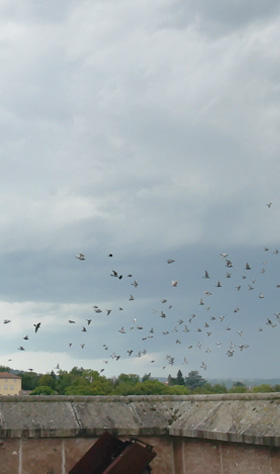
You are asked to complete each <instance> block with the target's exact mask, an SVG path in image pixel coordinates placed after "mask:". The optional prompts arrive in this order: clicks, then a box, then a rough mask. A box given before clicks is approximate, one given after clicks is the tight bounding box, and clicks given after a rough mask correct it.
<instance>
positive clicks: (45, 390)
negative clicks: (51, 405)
mask: <svg viewBox="0 0 280 474" xmlns="http://www.w3.org/2000/svg"><path fill="white" fill-rule="evenodd" d="M30 395H55V391H54V390H52V389H51V388H50V387H47V386H43V385H39V387H36V388H35V390H33V392H31V393H30Z"/></svg>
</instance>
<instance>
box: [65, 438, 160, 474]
mask: <svg viewBox="0 0 280 474" xmlns="http://www.w3.org/2000/svg"><path fill="white" fill-rule="evenodd" d="M155 456H156V453H155V451H154V450H153V447H152V446H149V445H148V444H146V443H143V442H141V441H139V440H137V439H134V438H132V439H131V440H130V441H121V440H119V439H118V438H116V437H115V436H113V435H111V434H110V433H107V432H105V433H104V434H103V435H102V436H101V437H100V438H99V439H98V440H97V441H96V443H95V444H94V445H93V446H92V447H91V448H90V449H89V450H88V451H87V453H86V454H85V455H84V456H83V457H82V458H81V459H80V461H78V463H77V464H76V465H75V466H74V467H73V468H72V469H71V470H70V471H69V474H146V473H149V472H150V467H149V463H150V462H151V461H152V459H153V458H154V457H155Z"/></svg>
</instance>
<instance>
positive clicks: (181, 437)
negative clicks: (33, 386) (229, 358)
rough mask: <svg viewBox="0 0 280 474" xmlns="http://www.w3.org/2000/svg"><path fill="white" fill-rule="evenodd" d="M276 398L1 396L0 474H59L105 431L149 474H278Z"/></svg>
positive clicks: (279, 423)
mask: <svg viewBox="0 0 280 474" xmlns="http://www.w3.org/2000/svg"><path fill="white" fill-rule="evenodd" d="M279 415H280V394H279V395H278V394H276V393H275V394H231V395H228V394H227V395H197V396H160V397H156V396H151V397H146V396H145V397H138V396H131V397H62V396H61V397H58V396H55V397H45V396H40V397H30V396H29V397H28V396H27V397H17V398H13V397H1V398H0V438H1V441H0V474H2V473H7V474H33V473H34V474H39V473H40V474H41V473H42V474H66V473H68V471H69V470H70V469H71V467H73V466H74V465H75V463H76V462H77V461H78V460H79V459H80V458H81V457H82V455H83V454H84V453H85V452H86V451H87V450H88V449H89V448H90V447H91V446H92V445H93V443H94V442H95V440H96V439H97V438H98V436H100V435H101V434H102V433H103V432H104V430H108V431H109V432H111V433H113V434H115V435H117V436H119V437H120V438H121V439H128V438H129V437H130V436H133V437H137V438H139V439H141V440H143V441H146V442H147V443H149V444H151V445H153V446H154V449H155V451H156V452H157V457H156V458H155V459H154V460H153V462H152V467H153V474H237V473H238V474H256V473H259V474H280V416H279Z"/></svg>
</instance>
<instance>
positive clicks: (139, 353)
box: [3, 203, 280, 373]
mask: <svg viewBox="0 0 280 474" xmlns="http://www.w3.org/2000/svg"><path fill="white" fill-rule="evenodd" d="M271 205H272V203H268V204H267V207H268V208H270V207H271ZM264 252H269V253H272V254H273V255H275V256H277V255H278V253H279V251H278V250H277V249H274V250H273V251H270V249H269V248H267V247H265V248H264ZM75 257H76V258H77V259H78V260H80V261H85V260H86V257H85V255H84V254H83V253H79V254H77V255H76V256H75ZM108 257H109V258H110V259H112V260H114V259H113V254H112V253H110V254H109V255H108ZM220 258H221V260H222V261H223V262H224V266H225V269H226V270H225V273H224V274H223V279H219V280H218V281H217V282H216V284H215V285H214V286H213V284H209V283H210V282H211V274H210V273H211V272H209V271H208V270H204V273H203V274H202V275H201V278H202V279H203V280H204V283H205V282H207V285H208V289H205V291H204V293H203V295H201V296H200V298H199V301H198V302H197V307H198V308H199V309H200V308H201V309H202V308H203V315H201V314H200V312H199V310H197V311H196V313H191V314H189V315H187V316H182V317H180V318H179V319H176V324H175V326H174V327H172V328H171V327H166V325H165V324H164V321H169V322H171V321H172V326H173V324H174V313H173V312H174V306H173V304H170V302H169V300H167V298H166V297H163V298H162V299H161V300H160V301H159V302H158V303H159V304H160V307H159V308H153V309H152V310H151V318H150V320H149V321H151V319H152V318H155V317H158V318H161V319H158V321H157V323H154V324H153V323H152V324H153V326H151V327H148V328H147V327H146V325H143V323H142V324H141V323H139V322H138V316H137V318H135V317H133V318H132V317H131V316H129V318H130V319H129V323H128V324H126V322H127V316H126V318H122V312H123V311H124V307H122V306H118V308H117V311H118V317H117V320H118V321H120V327H119V329H118V330H117V331H118V333H119V334H121V335H122V336H123V337H124V338H125V340H124V342H125V344H127V347H124V350H123V351H122V353H117V352H115V351H114V350H113V349H112V348H111V347H109V346H111V345H112V344H108V343H103V344H102V349H103V350H104V360H103V362H102V363H103V364H104V365H105V366H106V365H107V364H108V363H109V362H110V360H114V361H118V360H119V359H120V358H121V357H122V358H133V357H136V358H141V357H145V360H146V361H147V362H149V363H151V364H154V363H156V364H157V365H159V364H160V365H161V366H162V369H166V368H167V367H168V366H169V365H173V364H174V363H175V362H176V365H182V364H188V363H189V356H188V353H189V351H191V350H192V349H196V348H197V349H199V351H201V354H202V353H206V354H208V353H211V352H212V350H214V348H215V349H220V348H221V347H222V346H225V340H226V339H228V338H224V340H223V342H221V341H220V340H215V342H214V343H213V337H214V336H215V329H216V332H217V333H218V334H219V336H220V335H221V334H222V331H221V328H223V331H224V333H227V334H232V332H233V330H232V326H231V322H230V317H229V315H225V314H222V315H219V314H218V315H217V314H215V313H214V314H213V312H212V309H211V306H210V305H208V302H209V301H211V296H212V295H213V293H214V292H215V294H217V292H219V291H221V290H220V288H222V287H223V286H224V285H225V284H226V283H225V282H224V281H223V280H225V281H229V280H230V279H231V278H232V271H233V268H234V269H235V265H234V263H233V262H232V261H231V259H230V257H229V255H228V254H227V253H221V254H220ZM166 264H167V265H170V266H172V268H176V263H175V259H173V258H169V259H167V260H166ZM266 265H267V262H266V261H265V262H263V266H262V268H261V270H260V271H259V272H258V273H260V274H264V273H265V272H266ZM251 270H252V268H251V264H250V263H249V262H245V264H244V267H243V269H242V273H243V274H242V275H240V281H239V282H238V284H237V285H236V286H235V287H234V291H235V292H236V294H237V295H238V294H239V292H242V291H244V289H246V290H248V291H249V292H252V291H253V290H254V289H255V283H256V280H257V278H258V277H257V276H256V275H254V278H251V273H252V271H251ZM108 276H110V277H111V278H114V279H116V280H123V279H126V278H128V279H129V280H130V281H129V283H130V286H132V287H133V288H134V290H133V292H134V291H136V293H137V291H138V290H137V289H138V287H139V283H138V281H137V280H136V279H135V278H134V276H133V275H132V274H131V273H128V274H126V275H123V274H121V273H119V272H118V271H116V270H112V271H111V273H110V275H108ZM212 280H213V279H212ZM211 283H212V282H211ZM169 284H170V286H171V287H172V288H177V287H178V285H179V282H178V280H175V279H174V280H172V279H171V281H170V283H169ZM275 286H276V287H277V288H280V284H278V283H277V284H276V285H275ZM216 288H217V289H219V290H216ZM172 291H173V290H172ZM176 291H178V290H174V292H176ZM258 298H259V299H263V298H264V295H263V293H262V291H260V292H259V294H258ZM135 299H136V300H137V297H136V296H135V293H134V294H132V293H131V294H130V295H129V296H128V295H127V300H128V301H129V302H132V301H135ZM171 300H172V301H171V302H173V299H172V298H171ZM209 304H210V303H209ZM172 308H173V309H172ZM92 310H93V313H92V314H93V315H96V316H97V317H98V318H103V317H104V316H105V317H110V318H112V316H111V314H112V313H113V316H114V313H115V312H116V309H114V308H102V309H101V308H100V307H99V305H96V304H95V305H93V306H92V309H91V311H92ZM130 311H132V309H131V308H129V312H130ZM239 311H240V308H239V306H235V307H234V308H233V310H232V314H231V316H232V315H236V314H237V313H239ZM169 312H171V316H170V313H169ZM124 313H125V312H124ZM273 316H275V320H274V317H273ZM273 316H271V317H267V318H266V319H265V320H264V323H265V324H266V325H267V326H270V327H271V328H274V327H276V326H277V322H280V313H279V312H278V313H274V314H273ZM114 319H116V317H115V316H114ZM124 319H126V322H124ZM140 320H141V319H140ZM152 320H153V319H152ZM93 321H94V319H93V317H89V318H85V323H84V324H83V325H82V327H80V328H79V331H80V332H82V333H87V332H90V330H91V328H92V327H93V326H94V322H93ZM103 321H104V320H103ZM107 321H108V320H107ZM159 321H160V323H159ZM3 322H4V324H9V323H10V322H11V321H10V320H9V319H5V320H4V321H3ZM77 322H80V321H76V320H75V319H68V324H69V325H75V324H77ZM92 322H93V325H92V326H91V323H92ZM105 323H106V322H105ZM122 323H123V324H122ZM217 323H218V324H219V325H220V324H222V326H219V329H218V330H217V326H215V325H216V324H217ZM41 324H42V323H41V322H36V323H34V325H33V326H34V332H35V334H36V333H38V331H39V329H40V328H41ZM195 325H196V327H194V326H195ZM90 326H91V327H90ZM149 326H150V325H149ZM263 329H264V328H263V327H259V329H258V331H259V332H262V331H263ZM132 331H133V332H134V334H135V333H136V334H137V336H136V337H135V336H134V339H135V338H136V340H138V342H140V344H142V347H143V346H145V347H143V348H141V350H138V349H139V347H138V348H137V349H136V350H135V346H133V347H130V346H128V344H129V343H130V344H131V338H129V337H128V335H129V334H131V333H132ZM231 331H232V332H231ZM191 332H192V333H194V332H197V333H198V334H199V338H200V340H197V341H195V343H194V338H193V337H192V338H191V340H190V338H189V333H191ZM234 334H237V336H238V342H236V341H235V340H234V337H231V338H230V339H232V340H230V341H229V340H228V341H227V342H226V344H228V345H227V346H226V355H227V357H233V356H234V355H235V353H236V351H243V350H246V349H248V348H249V344H248V343H247V342H246V340H243V339H244V331H243V329H242V328H240V329H238V330H237V331H234ZM173 335H175V336H173ZM162 336H169V338H170V336H172V338H173V340H172V342H169V341H168V342H166V344H164V346H165V347H169V349H172V347H173V345H174V343H175V344H176V345H178V346H177V348H179V345H180V349H181V348H182V349H183V351H175V352H176V355H174V353H172V354H165V357H164V362H163V361H162V360H161V361H159V360H157V359H156V357H155V356H154V355H151V356H150V357H149V353H151V354H154V353H155V351H153V348H149V346H150V344H149V340H152V339H154V338H155V337H161V338H162ZM235 338H236V336H235ZM23 339H24V340H25V341H28V340H29V336H28V334H26V335H25V336H23ZM191 341H192V343H190V342H191ZM201 341H202V342H201ZM205 341H206V344H205ZM208 341H211V344H208ZM164 342H165V341H164ZM88 343H89V341H87V340H86V339H85V340H84V341H83V342H82V343H81V344H80V347H81V349H84V348H85V346H86V344H88ZM74 344H76V343H74ZM72 346H73V342H68V349H70V348H71V347H72ZM25 349H26V348H25V347H24V346H22V345H20V346H19V347H18V350H20V351H24V350H25ZM150 349H151V350H150ZM107 351H111V353H110V352H107ZM178 352H180V353H181V352H183V354H182V356H181V358H180V360H179V359H178V357H177V353H178ZM105 354H106V355H107V354H108V356H107V357H106V355H105ZM200 359H201V360H200V368H202V369H204V370H206V369H207V364H206V362H205V356H201V358H200ZM203 359H204V360H203ZM55 369H57V370H60V364H59V363H58V364H57V366H56V367H55ZM30 370H32V369H30ZM104 370H105V367H102V368H100V370H99V371H100V373H102V372H104Z"/></svg>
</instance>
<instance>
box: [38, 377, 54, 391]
mask: <svg viewBox="0 0 280 474" xmlns="http://www.w3.org/2000/svg"><path fill="white" fill-rule="evenodd" d="M55 383H56V379H55V378H54V377H53V376H52V375H51V374H45V375H42V377H40V379H39V380H38V385H39V386H44V387H50V388H52V389H54V388H55Z"/></svg>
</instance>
